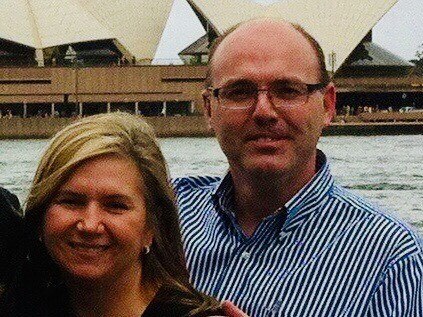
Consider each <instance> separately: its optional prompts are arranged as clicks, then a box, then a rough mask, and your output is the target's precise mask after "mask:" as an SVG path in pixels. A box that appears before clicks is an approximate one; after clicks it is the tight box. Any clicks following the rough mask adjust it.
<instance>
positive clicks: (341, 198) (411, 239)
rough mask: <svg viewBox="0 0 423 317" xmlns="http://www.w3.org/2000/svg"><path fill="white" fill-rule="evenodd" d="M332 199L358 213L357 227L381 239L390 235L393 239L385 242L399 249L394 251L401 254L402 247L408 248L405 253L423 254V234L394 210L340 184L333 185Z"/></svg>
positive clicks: (350, 211) (345, 209) (347, 210)
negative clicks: (400, 217) (397, 215)
mask: <svg viewBox="0 0 423 317" xmlns="http://www.w3.org/2000/svg"><path fill="white" fill-rule="evenodd" d="M331 199H333V200H334V201H335V202H336V203H337V204H339V205H340V206H342V210H343V211H344V212H349V213H352V214H355V215H356V218H355V219H358V220H357V224H358V223H360V226H358V225H357V228H358V227H360V228H361V229H360V230H363V231H371V230H372V231H374V233H375V235H376V236H378V237H379V238H381V239H384V238H385V239H386V238H388V237H390V239H391V240H390V241H385V242H387V243H391V244H392V247H393V248H394V249H397V250H396V252H394V253H397V254H398V255H399V254H401V251H400V250H401V249H403V251H405V250H404V249H407V250H408V251H407V252H405V253H412V254H417V253H419V254H420V255H421V254H423V245H422V243H423V241H422V238H421V236H419V234H418V233H417V232H416V230H415V229H414V228H412V227H411V226H410V225H409V224H407V223H405V222H404V221H403V220H400V219H399V218H397V217H396V214H395V213H394V212H392V211H389V210H387V208H384V207H382V206H379V205H377V204H376V203H374V202H370V200H369V199H367V198H364V197H362V196H360V195H358V194H356V193H354V192H352V191H350V190H348V189H346V188H344V187H342V186H339V185H335V186H334V187H333V190H332V191H331ZM340 208H341V207H340ZM363 223H367V224H368V225H367V226H366V225H363ZM392 251H394V250H392Z"/></svg>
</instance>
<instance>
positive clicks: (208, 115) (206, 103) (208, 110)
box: [201, 89, 213, 131]
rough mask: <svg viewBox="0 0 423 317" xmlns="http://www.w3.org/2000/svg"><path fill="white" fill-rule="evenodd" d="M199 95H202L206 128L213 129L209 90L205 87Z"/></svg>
mask: <svg viewBox="0 0 423 317" xmlns="http://www.w3.org/2000/svg"><path fill="white" fill-rule="evenodd" d="M201 95H202V96H203V107H204V117H205V119H206V123H207V128H208V129H209V130H211V131H213V127H212V124H211V116H212V113H211V112H212V109H211V100H210V98H211V95H210V91H209V90H207V89H204V90H203V92H202V94H201Z"/></svg>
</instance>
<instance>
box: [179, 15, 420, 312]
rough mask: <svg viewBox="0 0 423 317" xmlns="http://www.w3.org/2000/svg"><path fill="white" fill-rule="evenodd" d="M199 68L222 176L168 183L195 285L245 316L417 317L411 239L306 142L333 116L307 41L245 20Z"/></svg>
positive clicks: (415, 243) (330, 89)
mask: <svg viewBox="0 0 423 317" xmlns="http://www.w3.org/2000/svg"><path fill="white" fill-rule="evenodd" d="M209 67H210V69H209V73H208V78H207V83H206V84H207V89H206V91H205V92H204V94H203V96H204V101H205V112H206V117H207V120H208V124H209V125H210V127H211V128H212V129H213V130H214V132H215V134H216V137H217V139H218V141H219V143H220V146H221V148H222V150H223V152H224V153H225V155H226V157H227V159H228V162H229V172H228V174H227V175H226V176H225V177H224V178H223V179H219V178H213V177H189V178H181V179H177V180H175V186H176V191H177V194H178V204H179V207H180V217H181V228H182V233H183V237H184V245H185V251H186V258H187V263H188V267H189V270H190V272H191V276H192V279H193V282H194V285H195V286H196V287H197V288H198V289H199V290H201V291H204V292H206V293H208V294H210V295H213V296H215V297H217V298H218V299H229V300H231V301H232V302H234V303H235V304H236V305H238V306H239V307H240V308H241V309H242V310H244V311H245V312H246V313H248V314H249V315H250V316H253V317H261V316H301V317H305V316H310V317H311V316H410V317H411V316H413V317H416V316H423V285H422V283H423V252H422V246H421V245H420V244H419V240H418V237H417V236H416V235H414V234H413V232H412V231H410V230H409V229H408V228H407V227H406V226H405V225H403V224H402V223H400V222H398V221H396V220H394V219H392V218H390V217H389V216H387V215H386V214H384V213H383V212H381V211H379V210H378V209H377V208H375V207H373V206H372V205H370V204H369V203H367V202H366V201H365V200H364V199H362V198H360V197H357V196H355V195H354V194H352V193H350V192H348V191H346V190H345V189H343V188H342V187H340V186H338V185H336V184H335V183H334V180H333V178H332V176H331V174H330V170H329V165H328V162H327V160H326V157H325V155H324V154H323V153H322V152H320V151H319V150H317V149H316V146H317V142H318V139H319V137H320V135H321V131H322V129H323V128H324V127H325V126H327V125H329V123H330V121H331V119H332V117H333V116H334V113H335V88H334V85H333V84H332V83H331V82H330V80H329V78H328V75H327V73H326V70H325V63H324V55H323V53H322V52H321V49H320V46H319V45H318V44H317V42H315V41H314V40H313V39H312V38H311V37H310V35H308V34H307V33H306V32H305V31H304V30H302V29H301V28H300V27H298V26H293V25H291V24H288V23H286V22H282V21H275V20H263V19H262V20H254V21H249V22H247V23H244V24H241V25H240V26H238V27H236V28H235V29H234V30H231V31H230V32H229V33H228V34H226V35H224V37H223V38H221V39H218V41H217V46H215V47H214V48H213V49H212V57H211V61H210V66H209Z"/></svg>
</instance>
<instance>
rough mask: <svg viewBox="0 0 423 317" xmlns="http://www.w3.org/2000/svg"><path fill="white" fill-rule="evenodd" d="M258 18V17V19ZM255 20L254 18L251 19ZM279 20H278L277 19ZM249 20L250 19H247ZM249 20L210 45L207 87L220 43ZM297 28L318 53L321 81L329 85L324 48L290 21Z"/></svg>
mask: <svg viewBox="0 0 423 317" xmlns="http://www.w3.org/2000/svg"><path fill="white" fill-rule="evenodd" d="M256 20H258V19H256ZM250 21H254V20H250ZM276 21H277V20H276ZM280 21H283V20H280ZM247 22H248V21H247ZM247 22H241V23H238V24H236V25H235V26H233V27H231V28H230V29H228V30H227V31H225V32H224V33H223V34H222V35H220V36H218V37H217V38H216V39H215V40H214V41H213V43H212V45H211V47H210V52H209V64H208V68H207V73H206V79H205V82H204V84H205V88H209V87H211V86H212V80H213V57H214V54H215V53H216V50H217V48H218V47H219V45H220V44H221V43H222V42H223V40H224V39H225V38H226V37H227V36H228V35H230V34H231V33H233V32H234V31H236V30H237V29H238V28H239V27H240V26H242V25H244V24H245V23H247ZM289 24H290V25H291V26H292V27H293V28H294V29H295V30H297V31H298V32H299V33H300V34H302V35H303V36H304V37H305V39H306V40H307V41H308V42H309V43H310V45H311V46H312V48H313V50H314V51H315V53H316V56H317V60H318V64H319V73H320V81H321V83H323V84H325V85H328V84H329V83H330V81H331V79H330V76H329V73H328V71H327V70H326V62H325V54H324V53H323V49H322V47H321V46H320V44H319V42H317V40H316V39H315V38H314V37H313V36H312V35H311V34H310V33H308V32H307V31H306V30H305V29H304V28H303V27H302V26H301V25H299V24H296V23H289Z"/></svg>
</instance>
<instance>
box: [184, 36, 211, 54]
mask: <svg viewBox="0 0 423 317" xmlns="http://www.w3.org/2000/svg"><path fill="white" fill-rule="evenodd" d="M208 53H209V37H208V35H207V34H204V35H203V36H202V37H200V38H199V39H198V40H196V41H195V42H194V43H192V44H190V45H189V46H187V47H186V48H184V49H183V50H182V51H181V52H179V54H178V55H205V54H208Z"/></svg>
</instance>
